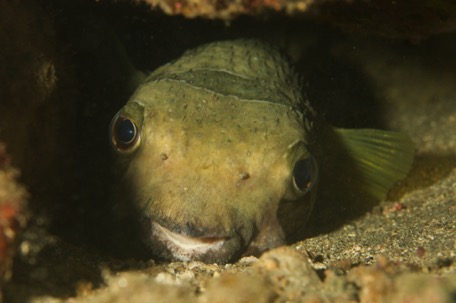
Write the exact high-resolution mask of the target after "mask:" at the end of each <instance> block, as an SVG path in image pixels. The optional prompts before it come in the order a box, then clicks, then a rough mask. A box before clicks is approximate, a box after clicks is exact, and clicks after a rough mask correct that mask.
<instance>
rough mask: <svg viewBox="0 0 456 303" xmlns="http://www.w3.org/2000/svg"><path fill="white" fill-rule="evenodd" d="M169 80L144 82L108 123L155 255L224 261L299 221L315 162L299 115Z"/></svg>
mask: <svg viewBox="0 0 456 303" xmlns="http://www.w3.org/2000/svg"><path fill="white" fill-rule="evenodd" d="M175 86H176V83H175V82H173V81H166V80H161V81H154V82H150V83H145V84H144V85H142V86H141V87H140V88H139V89H138V90H137V92H136V93H135V94H134V95H133V96H132V97H131V99H130V101H129V102H128V103H127V105H126V106H125V107H124V108H122V109H121V111H120V112H119V113H118V114H117V115H116V116H115V117H114V119H113V122H112V123H111V141H112V145H113V147H114V149H115V150H116V151H117V152H118V153H119V154H120V156H121V157H122V158H123V161H124V163H125V169H124V171H123V173H122V176H121V178H120V179H121V182H122V186H120V187H119V190H118V192H117V194H116V196H117V198H118V200H120V203H130V204H131V205H133V206H134V209H135V210H136V215H137V216H138V219H139V220H140V221H141V226H142V234H143V238H144V241H145V242H146V244H147V245H148V246H149V247H150V249H151V251H152V253H153V255H155V256H157V257H159V258H162V259H167V260H181V261H188V260H201V261H204V262H209V263H211V262H216V263H226V262H229V261H233V260H236V259H237V258H239V257H241V256H243V255H248V254H255V253H260V252H263V251H265V250H267V249H269V248H272V247H276V246H279V245H283V244H285V236H286V233H288V232H292V230H287V228H289V229H294V228H295V226H293V225H288V224H287V219H286V216H287V214H286V213H285V214H284V213H283V212H281V218H279V217H278V209H279V207H280V205H281V204H286V205H288V206H290V205H291V207H289V210H290V211H291V212H292V213H293V215H295V216H296V214H299V217H300V218H301V219H302V220H301V223H305V221H306V220H307V217H308V215H309V213H310V210H311V208H312V205H313V202H314V201H313V200H314V199H312V196H313V194H311V193H309V191H311V190H312V192H313V191H314V189H315V183H316V182H317V175H318V174H317V168H316V163H315V160H313V157H312V156H311V154H310V152H309V150H308V147H307V145H308V142H307V141H308V130H307V129H306V128H305V127H303V125H305V124H306V123H305V122H304V121H303V116H302V114H301V113H300V112H299V111H297V110H295V109H293V108H291V107H288V106H284V105H283V104H276V103H271V102H262V101H246V100H240V99H239V98H236V97H234V96H224V95H220V94H214V93H213V92H210V91H206V90H203V89H200V88H195V87H192V86H191V85H180V86H179V89H176V88H175Z"/></svg>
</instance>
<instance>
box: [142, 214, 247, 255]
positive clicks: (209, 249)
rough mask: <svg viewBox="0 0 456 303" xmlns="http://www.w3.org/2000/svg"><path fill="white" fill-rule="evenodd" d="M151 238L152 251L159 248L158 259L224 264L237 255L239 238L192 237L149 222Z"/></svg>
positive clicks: (239, 247)
mask: <svg viewBox="0 0 456 303" xmlns="http://www.w3.org/2000/svg"><path fill="white" fill-rule="evenodd" d="M151 231H152V232H151V237H152V245H153V246H154V247H153V248H154V250H155V251H156V250H157V246H158V247H160V249H159V251H161V253H159V255H160V256H159V257H162V258H165V259H171V260H177V261H194V260H198V261H204V262H213V263H226V262H228V261H230V260H232V259H233V258H235V257H237V256H238V255H239V253H238V251H240V250H241V248H242V247H241V245H240V243H241V241H240V239H239V237H236V236H234V237H230V236H224V237H218V236H210V237H192V236H190V235H187V234H184V233H179V232H174V231H172V230H170V229H168V228H166V227H164V226H163V225H161V224H159V223H157V222H155V221H152V222H151Z"/></svg>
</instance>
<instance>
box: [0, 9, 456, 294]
mask: <svg viewBox="0 0 456 303" xmlns="http://www.w3.org/2000/svg"><path fill="white" fill-rule="evenodd" d="M234 38H254V39H259V40H263V41H266V42H269V43H271V44H273V45H276V46H277V47H278V48H280V49H281V50H282V51H283V52H284V53H285V54H286V55H287V56H288V57H289V59H290V61H291V62H292V64H293V65H294V67H295V69H296V71H297V72H298V73H299V74H300V76H301V78H302V81H303V90H304V93H305V96H306V98H307V99H308V100H309V101H310V103H311V104H312V106H313V107H314V108H315V110H316V112H318V114H319V115H320V116H321V117H323V118H324V119H325V120H327V121H328V122H329V123H331V124H332V125H335V126H338V127H347V128H348V127H350V128H369V127H372V128H381V129H388V130H395V131H400V132H403V133H405V134H407V135H408V136H409V137H410V138H411V139H412V141H413V142H414V143H415V145H416V152H415V159H414V163H413V166H412V169H411V171H410V172H409V174H408V176H407V177H406V179H404V180H403V181H400V182H398V183H397V184H396V185H395V186H394V187H393V189H392V190H391V191H390V193H389V194H388V197H387V199H386V200H385V201H380V202H378V203H377V204H376V205H373V206H370V207H369V208H366V209H365V208H362V209H353V208H350V205H349V204H347V205H344V204H342V205H339V206H338V207H337V208H332V207H331V206H328V205H325V204H324V203H318V201H317V204H316V206H315V209H314V211H313V213H312V215H311V218H310V220H309V222H308V223H307V226H308V228H307V234H306V235H303V239H302V240H300V241H296V242H293V243H290V245H288V246H283V247H279V248H276V249H272V250H270V251H268V252H266V253H264V254H263V255H261V256H258V257H253V256H251V257H244V258H241V259H240V260H239V261H237V262H235V263H229V264H223V265H221V264H205V263H203V262H199V261H190V262H160V261H156V260H151V259H148V258H146V257H144V255H142V254H141V252H140V250H139V249H138V250H137V249H136V248H135V247H127V249H126V250H125V251H128V252H129V253H118V252H115V251H112V250H110V248H109V247H110V243H112V242H113V241H120V240H118V239H121V238H117V235H116V234H117V233H121V232H122V231H123V230H124V228H125V229H126V227H124V226H117V225H116V222H113V221H112V218H111V213H112V205H111V203H110V195H111V194H112V187H113V184H115V182H114V181H115V180H114V179H115V170H116V167H115V161H114V155H113V152H112V148H111V146H110V144H109V140H108V126H109V123H110V121H111V119H112V117H113V116H114V115H115V114H116V112H117V111H118V110H119V108H120V107H122V106H123V105H124V104H125V103H126V101H127V100H128V98H129V96H130V95H131V93H132V91H133V89H134V87H133V84H132V83H131V81H130V80H131V79H129V77H128V74H129V68H130V66H129V64H130V62H131V63H132V64H133V65H134V66H135V67H136V68H137V69H140V70H142V71H144V72H147V71H152V70H154V69H155V68H157V67H159V66H161V65H163V64H165V63H166V62H169V61H170V60H173V59H175V58H177V57H178V56H180V55H181V54H182V53H183V52H184V51H185V50H187V49H189V48H193V47H195V46H198V45H200V44H202V43H206V42H211V41H217V40H226V39H234ZM126 58H128V60H127V59H126ZM0 81H1V82H0V275H1V276H0V279H1V285H0V286H1V296H0V300H3V302H12V303H16V302H18V303H21V302H33V303H38V302H74V303H76V302H81V303H82V302H97V303H98V302H132V303H135V302H149V301H151V302H152V301H153V302H456V237H455V235H456V6H455V5H454V4H452V2H451V1H435V2H433V1H423V2H421V3H420V4H416V3H415V2H413V1H401V2H395V1H392V2H391V3H390V2H388V1H378V2H376V3H371V2H369V1H329V0H326V1H324V0H298V1H291V0H282V1H277V0H272V1H223V0H221V1H220V0H217V1H199V0H194V1H179V0H151V1H145V2H140V1H127V0H125V1H114V0H105V1H95V0H93V1H92V0H67V1H63V0H48V1H32V0H28V1H12V0H11V1H10V0H1V1H0ZM343 177H344V176H343V174H341V176H340V178H343ZM321 190H325V191H330V190H331V188H324V189H321ZM343 201H345V200H344V199H341V203H344V202H343ZM354 205H359V204H354ZM351 207H353V206H351ZM355 207H357V206H355ZM340 210H343V211H340ZM352 213H356V216H353V215H350V214H352ZM117 244H118V246H123V243H117ZM124 246H125V245H124Z"/></svg>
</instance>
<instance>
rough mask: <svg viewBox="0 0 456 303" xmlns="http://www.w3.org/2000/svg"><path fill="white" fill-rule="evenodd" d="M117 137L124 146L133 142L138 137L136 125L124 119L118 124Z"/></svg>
mask: <svg viewBox="0 0 456 303" xmlns="http://www.w3.org/2000/svg"><path fill="white" fill-rule="evenodd" d="M116 135H117V139H118V140H119V141H120V142H122V143H124V144H128V143H130V142H132V141H133V140H134V139H135V135H136V128H135V125H134V124H133V122H131V121H130V120H128V119H123V120H122V121H120V122H119V123H118V124H117V130H116Z"/></svg>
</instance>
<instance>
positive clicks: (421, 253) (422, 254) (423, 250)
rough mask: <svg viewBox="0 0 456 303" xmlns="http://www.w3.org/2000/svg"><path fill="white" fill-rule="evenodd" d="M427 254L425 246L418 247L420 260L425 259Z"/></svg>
mask: <svg viewBox="0 0 456 303" xmlns="http://www.w3.org/2000/svg"><path fill="white" fill-rule="evenodd" d="M425 253H426V250H425V249H424V248H423V246H418V248H417V249H416V255H417V256H418V258H422V257H424V254H425Z"/></svg>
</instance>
